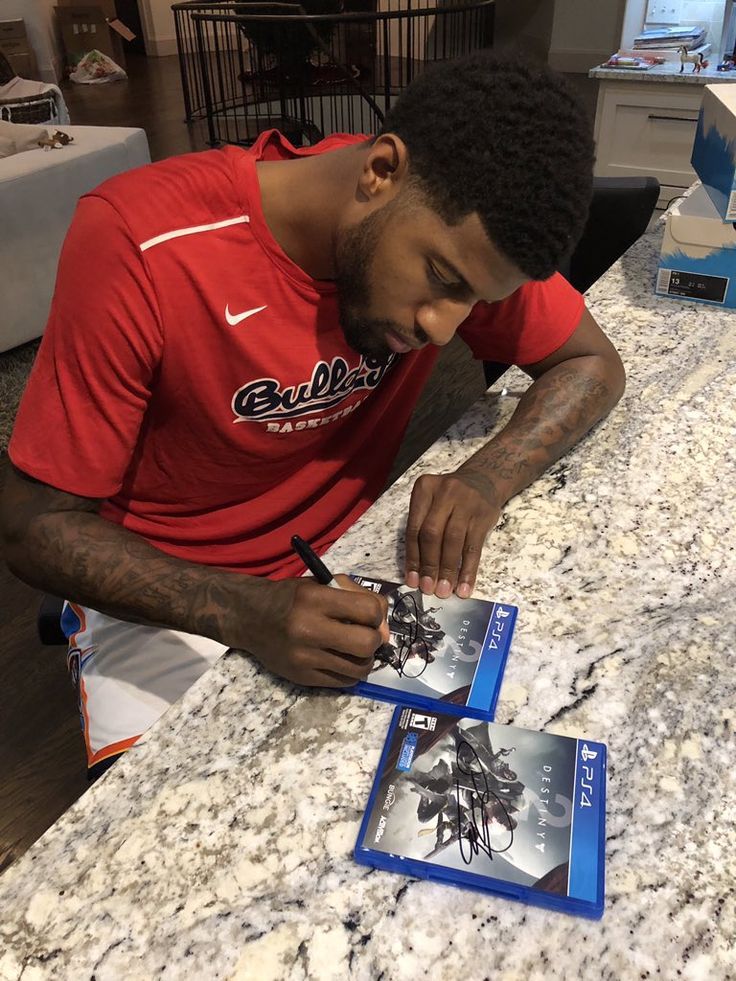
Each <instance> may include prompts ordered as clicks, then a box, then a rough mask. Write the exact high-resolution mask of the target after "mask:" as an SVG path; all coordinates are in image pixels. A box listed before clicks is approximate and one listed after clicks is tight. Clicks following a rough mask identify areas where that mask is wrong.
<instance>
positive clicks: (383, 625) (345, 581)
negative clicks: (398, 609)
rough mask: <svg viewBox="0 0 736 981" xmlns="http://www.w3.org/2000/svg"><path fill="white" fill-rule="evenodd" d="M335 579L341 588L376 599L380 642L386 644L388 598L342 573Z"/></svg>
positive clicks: (388, 634) (387, 634)
mask: <svg viewBox="0 0 736 981" xmlns="http://www.w3.org/2000/svg"><path fill="white" fill-rule="evenodd" d="M335 581H336V582H338V583H339V584H340V588H341V589H346V590H352V591H353V592H358V593H368V594H369V595H370V596H373V597H374V598H375V599H376V600H378V603H379V605H380V607H381V617H382V619H381V622H380V624H379V625H378V632H379V633H380V635H381V643H382V644H387V643H388V641H389V638H390V636H391V634H390V631H389V629H388V620H387V618H388V600H387V599H386V597H385V596H381V595H380V594H379V593H374V592H372V590H370V589H366V588H365V587H364V586H359V585H358V584H357V582H354V581H353V580H352V579H351V578H350V576H343V575H339V576H335Z"/></svg>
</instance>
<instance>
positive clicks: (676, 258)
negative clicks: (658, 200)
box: [656, 184, 736, 307]
mask: <svg viewBox="0 0 736 981" xmlns="http://www.w3.org/2000/svg"><path fill="white" fill-rule="evenodd" d="M656 292H657V293H658V294H659V295H660V296H669V297H672V298H673V299H681V300H697V301H699V302H700V303H710V304H713V305H716V306H721V307H736V227H735V226H734V225H733V224H724V222H723V221H722V219H721V216H720V214H719V213H718V211H717V210H716V206H715V205H714V203H713V201H712V200H711V198H710V195H709V194H708V193H707V192H706V190H705V188H704V187H703V185H702V184H698V186H697V187H696V188H695V190H694V191H693V192H692V194H691V195H690V196H689V197H687V198H684V199H683V200H682V201H680V202H679V204H676V205H675V206H674V207H673V208H672V209H671V211H670V213H669V215H668V216H667V224H666V226H665V232H664V240H663V241H662V253H661V256H660V260H659V269H658V271H657V284H656Z"/></svg>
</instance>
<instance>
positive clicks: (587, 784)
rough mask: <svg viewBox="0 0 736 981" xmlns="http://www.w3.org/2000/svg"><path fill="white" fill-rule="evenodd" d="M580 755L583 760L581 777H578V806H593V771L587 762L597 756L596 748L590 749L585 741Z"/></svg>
mask: <svg viewBox="0 0 736 981" xmlns="http://www.w3.org/2000/svg"><path fill="white" fill-rule="evenodd" d="M580 756H581V757H582V760H583V766H582V767H581V769H582V777H581V779H580V800H579V804H580V807H592V806H593V776H594V771H593V767H592V766H588V763H589V762H591V763H592V761H593V760H594V759H596V758H597V756H598V750H595V749H590V748H589V746H588V744H587V743H583V748H582V749H581V750H580Z"/></svg>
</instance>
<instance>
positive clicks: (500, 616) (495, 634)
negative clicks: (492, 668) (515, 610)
mask: <svg viewBox="0 0 736 981" xmlns="http://www.w3.org/2000/svg"><path fill="white" fill-rule="evenodd" d="M510 616H511V610H505V609H504V608H503V607H502V606H498V607H497V608H496V611H495V617H494V621H493V623H492V624H491V641H490V644H489V647H490V649H491V650H492V651H497V650H498V649H499V647H500V646H501V638H502V635H503V632H504V630H505V629H506V624H505V622H504V621H505V620H506V618H507V617H510Z"/></svg>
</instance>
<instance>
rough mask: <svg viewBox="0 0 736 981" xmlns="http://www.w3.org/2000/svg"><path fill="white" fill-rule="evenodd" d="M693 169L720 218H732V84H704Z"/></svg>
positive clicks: (735, 143)
mask: <svg viewBox="0 0 736 981" xmlns="http://www.w3.org/2000/svg"><path fill="white" fill-rule="evenodd" d="M692 165H693V170H694V171H695V173H696V174H697V175H698V177H699V178H700V179H701V181H702V182H703V186H704V187H705V189H706V190H707V192H708V194H709V195H710V196H711V198H712V200H713V204H714V205H715V206H716V209H717V210H718V213H719V215H720V216H721V221H736V85H734V84H733V83H721V84H720V85H706V86H705V91H704V93H703V103H702V105H701V107H700V116H699V117H698V128H697V131H696V134H695V144H694V146H693V155H692Z"/></svg>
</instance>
